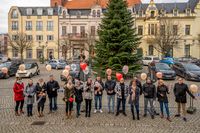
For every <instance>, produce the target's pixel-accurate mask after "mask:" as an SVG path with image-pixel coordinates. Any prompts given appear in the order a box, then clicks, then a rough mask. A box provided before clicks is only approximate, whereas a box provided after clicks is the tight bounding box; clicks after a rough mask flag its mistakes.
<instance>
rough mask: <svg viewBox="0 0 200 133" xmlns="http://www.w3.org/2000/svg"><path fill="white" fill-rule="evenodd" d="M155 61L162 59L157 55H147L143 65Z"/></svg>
mask: <svg viewBox="0 0 200 133" xmlns="http://www.w3.org/2000/svg"><path fill="white" fill-rule="evenodd" d="M153 61H154V62H156V63H157V62H159V61H160V59H159V57H156V56H145V57H144V58H143V60H142V63H143V65H145V66H147V65H148V64H149V63H151V62H153Z"/></svg>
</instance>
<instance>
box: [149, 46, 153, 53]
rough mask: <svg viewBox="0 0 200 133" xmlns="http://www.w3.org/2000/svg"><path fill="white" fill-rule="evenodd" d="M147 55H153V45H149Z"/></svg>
mask: <svg viewBox="0 0 200 133" xmlns="http://www.w3.org/2000/svg"><path fill="white" fill-rule="evenodd" d="M149 55H153V46H152V45H149Z"/></svg>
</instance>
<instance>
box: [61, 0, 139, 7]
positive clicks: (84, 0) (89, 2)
mask: <svg viewBox="0 0 200 133" xmlns="http://www.w3.org/2000/svg"><path fill="white" fill-rule="evenodd" d="M97 1H99V2H97ZM108 1H109V0H71V1H67V2H66V3H65V5H64V7H66V8H67V9H91V8H92V7H93V6H94V5H100V6H101V7H102V8H106V6H107V3H108ZM127 2H128V6H129V7H130V6H133V5H135V4H138V3H141V1H140V0H127Z"/></svg>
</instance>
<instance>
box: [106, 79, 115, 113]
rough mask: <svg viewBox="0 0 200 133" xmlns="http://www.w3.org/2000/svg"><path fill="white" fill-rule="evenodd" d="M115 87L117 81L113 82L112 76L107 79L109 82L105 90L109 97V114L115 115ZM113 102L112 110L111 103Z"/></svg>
mask: <svg viewBox="0 0 200 133" xmlns="http://www.w3.org/2000/svg"><path fill="white" fill-rule="evenodd" d="M115 86H116V81H114V80H112V77H111V76H108V77H107V81H106V82H105V90H106V92H107V97H108V113H113V114H114V108H115ZM111 101H112V110H111V105H110V102H111Z"/></svg>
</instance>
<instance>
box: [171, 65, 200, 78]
mask: <svg viewBox="0 0 200 133" xmlns="http://www.w3.org/2000/svg"><path fill="white" fill-rule="evenodd" d="M173 69H174V70H175V72H176V74H177V75H179V76H181V77H183V78H185V79H186V80H193V81H200V67H199V66H197V65H195V64H193V63H181V62H177V63H175V64H174V65H173Z"/></svg>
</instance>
